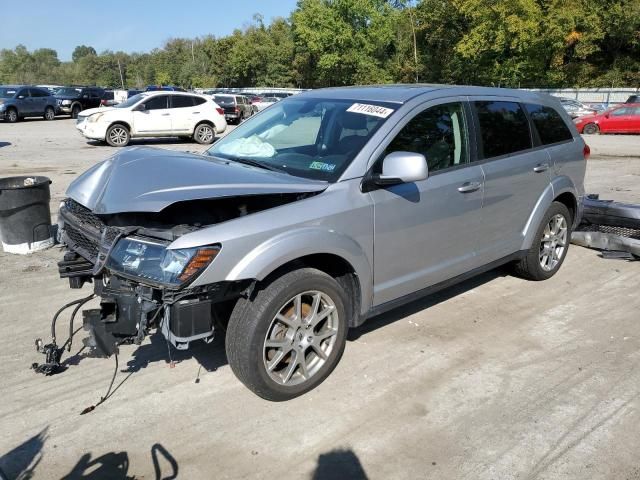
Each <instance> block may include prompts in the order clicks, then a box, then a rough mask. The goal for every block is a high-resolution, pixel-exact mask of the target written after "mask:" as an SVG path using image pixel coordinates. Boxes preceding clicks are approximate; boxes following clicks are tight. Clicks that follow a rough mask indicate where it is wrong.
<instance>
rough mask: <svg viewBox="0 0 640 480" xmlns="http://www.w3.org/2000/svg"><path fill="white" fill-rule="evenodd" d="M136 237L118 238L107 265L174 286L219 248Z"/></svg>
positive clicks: (207, 261)
mask: <svg viewBox="0 0 640 480" xmlns="http://www.w3.org/2000/svg"><path fill="white" fill-rule="evenodd" d="M166 247H167V246H166V245H164V244H161V243H157V242H154V241H151V240H147V239H143V238H139V237H127V238H123V239H120V240H119V241H118V243H117V244H116V246H115V247H114V249H113V250H112V251H111V255H110V256H109V259H108V260H107V268H109V269H111V270H113V271H115V272H119V273H121V274H123V275H125V276H130V277H136V278H139V279H140V280H148V281H150V282H152V283H159V284H163V285H168V286H173V287H178V286H181V285H183V284H185V283H187V282H189V281H191V280H193V279H194V278H195V277H196V275H197V274H199V273H200V272H202V271H203V270H204V269H205V268H206V267H207V266H208V265H209V264H210V263H211V262H212V261H213V260H214V259H215V258H216V256H217V255H218V252H220V248H221V247H220V245H212V246H207V247H195V248H182V249H177V250H169V249H167V248H166Z"/></svg>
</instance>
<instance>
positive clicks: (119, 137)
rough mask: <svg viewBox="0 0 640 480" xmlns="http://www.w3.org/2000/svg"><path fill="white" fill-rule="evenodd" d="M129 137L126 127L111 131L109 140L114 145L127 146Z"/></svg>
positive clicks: (115, 128)
mask: <svg viewBox="0 0 640 480" xmlns="http://www.w3.org/2000/svg"><path fill="white" fill-rule="evenodd" d="M127 137H128V134H127V131H126V130H125V129H124V127H114V128H112V129H111V130H110V131H109V140H110V141H111V143H112V144H113V145H126V143H127Z"/></svg>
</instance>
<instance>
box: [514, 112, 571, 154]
mask: <svg viewBox="0 0 640 480" xmlns="http://www.w3.org/2000/svg"><path fill="white" fill-rule="evenodd" d="M525 108H526V109H527V112H529V116H530V117H531V121H532V122H533V126H534V127H535V129H536V130H537V131H538V136H539V137H540V141H541V142H542V144H543V145H551V144H553V143H560V142H566V141H568V140H572V139H573V135H571V130H569V127H567V124H566V123H565V122H564V120H563V119H562V117H561V116H560V114H559V113H558V112H557V111H556V110H555V109H553V108H551V107H545V106H543V105H534V104H527V105H525Z"/></svg>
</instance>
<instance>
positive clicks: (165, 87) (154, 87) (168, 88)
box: [144, 85, 186, 92]
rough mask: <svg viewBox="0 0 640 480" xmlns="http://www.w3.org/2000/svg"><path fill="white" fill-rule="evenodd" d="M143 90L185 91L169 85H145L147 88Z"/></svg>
mask: <svg viewBox="0 0 640 480" xmlns="http://www.w3.org/2000/svg"><path fill="white" fill-rule="evenodd" d="M144 91H145V92H158V91H163V92H186V90H185V89H184V88H180V87H174V86H171V85H147V88H145V90H144Z"/></svg>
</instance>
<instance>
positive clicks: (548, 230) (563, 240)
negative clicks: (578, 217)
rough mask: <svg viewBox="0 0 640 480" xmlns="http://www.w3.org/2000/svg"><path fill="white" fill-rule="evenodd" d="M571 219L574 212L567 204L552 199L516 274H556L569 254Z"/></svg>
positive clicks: (531, 276) (532, 276)
mask: <svg viewBox="0 0 640 480" xmlns="http://www.w3.org/2000/svg"><path fill="white" fill-rule="evenodd" d="M571 222H572V218H571V214H570V213H569V209H568V208H567V207H566V205H564V204H562V203H560V202H553V203H552V204H551V206H550V207H549V209H548V210H547V213H546V214H545V216H544V218H543V219H542V222H541V223H540V226H539V227H538V231H537V232H536V237H535V239H534V241H533V245H532V246H531V248H530V249H529V251H528V252H527V255H526V257H524V258H523V259H522V260H520V262H518V263H517V264H516V266H515V273H516V275H518V276H520V277H523V278H526V279H528V280H546V279H548V278H551V277H553V276H554V275H555V274H556V272H557V271H558V270H559V269H560V267H561V266H562V263H563V262H564V259H565V258H566V256H567V250H568V249H569V240H570V239H571Z"/></svg>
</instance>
